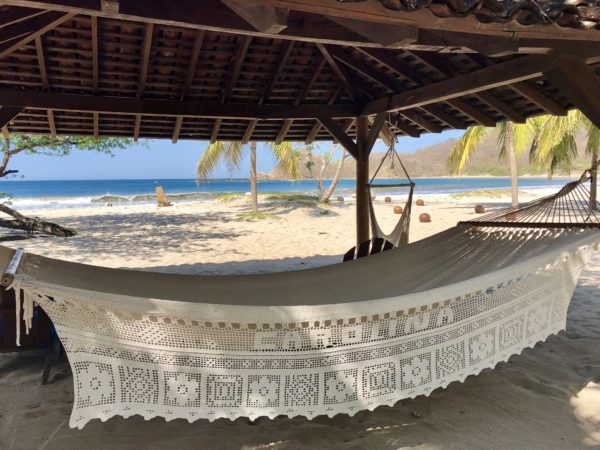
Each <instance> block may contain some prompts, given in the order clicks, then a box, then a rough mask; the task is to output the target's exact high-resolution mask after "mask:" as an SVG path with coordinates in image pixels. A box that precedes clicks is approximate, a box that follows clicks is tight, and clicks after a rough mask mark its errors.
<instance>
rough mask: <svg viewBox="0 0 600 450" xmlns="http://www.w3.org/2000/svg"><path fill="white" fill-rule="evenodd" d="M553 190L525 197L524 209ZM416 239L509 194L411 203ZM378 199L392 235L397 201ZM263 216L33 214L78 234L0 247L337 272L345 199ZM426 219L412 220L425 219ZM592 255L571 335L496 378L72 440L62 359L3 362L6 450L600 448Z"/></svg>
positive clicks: (205, 267)
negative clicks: (368, 405)
mask: <svg viewBox="0 0 600 450" xmlns="http://www.w3.org/2000/svg"><path fill="white" fill-rule="evenodd" d="M546 193H547V192H542V191H535V192H527V191H524V192H522V193H521V201H527V200H531V199H534V198H536V197H537V196H540V195H543V194H546ZM417 197H420V198H423V199H424V200H425V206H422V207H418V206H414V207H413V215H412V225H411V240H412V241H415V240H418V239H422V238H424V237H426V236H429V235H432V234H434V233H437V232H440V231H442V230H444V229H446V228H448V227H451V226H453V225H454V224H456V222H458V221H460V220H467V219H469V218H473V217H476V216H477V215H476V214H475V213H474V210H473V207H474V205H475V204H483V205H485V206H486V208H487V209H488V211H489V210H493V209H494V208H497V207H501V206H506V205H507V204H508V202H509V199H508V198H504V197H498V198H490V197H481V198H478V197H472V196H471V197H464V198H459V199H456V198H452V197H450V196H449V195H447V194H436V195H424V196H417ZM398 204H400V205H403V204H404V203H403V202H402V201H401V200H400V199H395V201H393V202H392V203H384V202H383V201H381V200H378V201H377V202H376V210H377V212H378V217H380V218H381V223H382V225H383V226H384V228H386V229H391V227H393V225H394V223H395V220H397V218H398V216H396V215H394V214H393V207H394V206H395V205H398ZM260 207H261V211H262V212H263V213H265V214H269V216H268V217H267V218H264V219H261V220H256V219H248V218H246V217H244V214H245V213H247V212H248V211H249V205H248V202H247V200H246V199H245V198H241V199H234V200H232V201H227V202H224V201H217V200H215V201H209V202H185V203H175V204H174V205H173V206H172V207H168V208H157V207H156V206H154V205H115V206H112V207H107V206H102V207H90V208H63V209H44V210H37V211H31V210H29V211H27V213H28V214H29V215H38V216H41V217H44V219H46V220H51V221H55V222H58V223H60V224H62V225H65V226H67V227H71V228H74V229H76V230H78V232H79V235H78V236H76V237H74V238H68V239H64V238H54V237H37V238H32V239H26V240H20V241H12V242H8V243H6V245H9V246H11V247H18V246H22V247H25V248H26V250H27V251H28V252H33V253H38V254H43V255H46V256H50V257H53V258H60V259H65V260H69V261H75V262H82V263H88V264H98V265H104V266H109V267H123V268H135V269H141V270H155V271H162V272H174V273H194V274H196V273H197V274H200V273H205V274H216V273H228V274H238V273H255V272H273V271H282V270H296V269H302V268H307V267H316V266H320V265H325V264H332V263H337V262H339V261H340V259H341V255H342V254H343V253H344V252H345V251H346V250H348V249H349V248H350V247H352V246H353V245H354V205H353V201H352V199H347V200H346V201H345V202H332V203H331V204H330V205H316V204H312V203H310V204H302V203H298V202H287V201H281V200H270V199H267V198H265V197H263V198H261V201H260ZM424 212H426V213H428V214H430V215H431V218H432V222H431V223H420V222H419V220H418V216H419V214H421V213H424ZM599 340H600V255H598V256H596V257H594V258H593V260H592V262H591V265H590V267H589V270H588V271H587V272H585V273H584V275H583V277H582V278H581V280H580V282H579V285H578V287H577V288H576V291H575V295H574V298H573V301H572V303H571V307H570V311H569V316H568V323H567V330H566V331H564V332H561V333H560V334H559V335H557V336H552V337H550V338H549V339H548V341H547V342H545V343H541V344H538V345H536V347H535V348H534V349H527V350H525V351H524V352H523V353H522V354H521V355H517V356H513V357H512V358H511V359H510V361H509V362H507V363H501V364H499V365H498V366H497V367H496V369H495V370H485V371H484V372H483V373H482V374H480V375H479V376H475V377H473V376H471V377H469V378H468V379H467V380H466V382H465V383H453V384H451V385H450V386H449V387H448V388H447V389H437V390H436V391H434V392H433V394H432V395H431V396H430V397H418V398H416V399H414V400H403V401H400V402H398V403H397V404H396V405H395V406H394V407H391V408H390V407H380V408H377V409H376V410H375V411H374V412H361V413H358V414H357V415H356V416H354V417H352V418H350V417H348V416H345V415H338V416H336V417H334V418H333V419H328V418H326V417H319V418H317V419H315V420H312V421H308V420H305V419H302V418H295V419H288V418H279V419H275V420H268V419H264V418H261V419H259V420H257V421H256V422H250V421H249V420H246V419H238V420H236V421H234V422H231V421H229V420H224V419H220V420H217V421H215V422H213V423H209V422H208V421H206V420H200V421H198V422H195V423H193V424H188V423H187V422H185V421H183V420H176V421H173V422H170V423H167V422H165V421H164V420H162V419H154V420H151V421H149V422H145V421H144V420H142V419H141V418H139V417H135V418H133V419H128V420H123V419H121V418H113V419H111V420H109V421H107V422H105V423H102V422H100V421H98V420H95V421H93V422H91V423H89V424H88V425H87V426H86V427H85V428H84V429H83V430H82V431H79V430H71V429H69V427H68V418H69V415H70V412H71V404H72V390H73V386H72V377H71V375H70V369H69V367H68V364H67V362H66V360H65V359H64V358H62V359H61V360H60V362H59V363H57V364H56V365H55V367H54V368H53V372H52V376H51V381H50V384H48V385H47V386H40V384H39V377H40V372H41V367H42V365H43V358H44V354H43V353H41V352H28V353H22V354H18V355H17V354H0V449H32V448H39V449H44V448H47V449H66V448H90V449H91V448H107V449H108V448H111V449H114V448H202V449H221V448H223V449H230V448H232V449H297V448H307V449H308V448H351V449H399V448H419V449H451V448H456V449H464V448H469V449H480V448H481V449H484V448H503V449H531V448H535V449H554V448H556V449H579V448H591V447H595V446H600V346H599V345H598V342H599Z"/></svg>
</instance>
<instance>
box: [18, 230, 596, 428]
mask: <svg viewBox="0 0 600 450" xmlns="http://www.w3.org/2000/svg"><path fill="white" fill-rule="evenodd" d="M581 236H582V237H580V238H577V239H576V240H574V241H572V242H570V243H569V246H568V247H559V248H557V249H555V250H553V251H552V252H550V253H549V254H541V255H538V256H536V257H535V258H533V259H529V260H526V261H524V262H522V263H519V264H515V265H512V266H508V267H507V268H504V269H501V270H498V271H495V272H493V273H492V274H491V275H490V276H483V277H476V278H473V279H472V280H467V281H461V282H460V283H459V284H457V285H455V286H453V287H452V288H451V289H446V288H439V289H431V290H427V291H425V292H420V293H417V294H414V295H403V296H399V297H396V298H388V299H381V300H370V301H365V302H355V303H341V304H336V305H335V307H334V308H332V307H331V305H323V306H318V305H317V306H310V307H308V306H307V307H302V306H296V307H291V306H289V307H288V306H280V307H278V306H263V307H260V306H231V307H230V308H229V309H227V308H226V309H227V311H228V312H227V317H229V319H228V320H224V319H223V314H222V309H223V306H215V305H209V304H206V303H183V302H177V301H166V300H152V299H145V298H136V297H129V296H127V297H126V296H120V295H114V294H107V293H103V292H94V291H88V290H81V289H73V288H67V287H64V286H58V285H53V284H49V283H46V282H40V281H36V280H35V279H33V278H31V277H26V276H22V277H20V278H19V279H18V285H19V286H20V288H21V289H22V290H23V292H24V300H25V305H27V304H30V303H31V302H32V301H35V302H37V303H38V304H39V305H40V306H41V307H43V308H44V310H45V311H46V312H47V313H48V314H49V315H50V317H51V319H52V321H53V322H54V324H55V326H56V329H57V331H58V334H59V336H60V338H61V341H62V342H63V344H64V347H65V349H66V352H67V354H68V358H69V362H70V364H71V367H72V370H73V375H74V393H75V399H74V404H73V412H72V416H71V419H70V425H71V427H77V428H82V427H83V426H84V425H85V424H86V423H87V422H88V421H90V420H92V419H95V418H99V419H101V420H103V421H104V420H107V419H109V418H111V417H113V416H116V415H120V416H123V417H129V416H132V415H136V414H138V415H141V416H143V417H144V418H145V419H151V418H153V417H157V416H160V417H164V418H165V419H166V420H171V419H176V418H183V419H187V420H188V421H190V422H191V421H194V420H197V419H209V420H214V419H217V418H220V417H225V418H229V419H235V418H237V417H249V418H250V419H255V418H257V417H260V416H268V417H271V418H273V417H276V416H278V415H286V416H290V417H293V416H298V415H301V416H305V417H308V418H312V417H315V416H318V415H328V416H333V415H335V414H338V413H346V414H350V415H353V414H355V413H356V412H358V411H360V410H364V409H369V410H372V409H374V408H375V407H377V406H380V405H393V404H394V403H396V402H397V401H398V400H400V399H403V398H409V397H415V396H417V395H421V394H426V395H427V394H429V393H430V392H431V391H433V390H434V389H436V388H438V387H445V386H447V385H448V384H449V383H451V382H453V381H462V380H464V379H465V377H467V376H469V375H472V374H477V373H479V372H480V371H481V370H482V369H485V368H490V367H494V366H495V365H496V364H497V363H498V362H500V361H506V360H507V359H508V358H509V357H510V356H511V355H513V354H516V353H520V352H521V351H522V350H523V349H524V348H527V347H530V346H533V345H534V344H535V343H536V342H538V341H541V340H544V339H546V337H547V336H548V335H550V334H552V333H556V332H558V331H559V330H561V329H563V328H564V327H565V321H566V314H567V308H568V305H569V302H570V299H571V296H572V293H573V289H574V287H575V284H576V280H577V277H578V275H579V273H580V272H581V270H582V269H583V267H584V264H585V262H586V261H587V259H588V258H589V255H590V253H591V251H592V249H593V247H594V246H595V245H596V243H597V242H598V240H599V238H598V234H597V233H587V234H586V233H581ZM500 251H501V249H500ZM373 258H377V257H373ZM347 264H349V263H347ZM492 280H493V281H492ZM107 281H108V282H109V281H110V280H107ZM453 292H454V293H455V292H461V293H462V294H461V295H455V294H453ZM282 295H285V293H282ZM200 296H201V292H199V297H200ZM213 309H214V310H217V309H221V313H219V314H216V313H213V312H212V311H213ZM332 311H334V313H332ZM215 317H219V319H215Z"/></svg>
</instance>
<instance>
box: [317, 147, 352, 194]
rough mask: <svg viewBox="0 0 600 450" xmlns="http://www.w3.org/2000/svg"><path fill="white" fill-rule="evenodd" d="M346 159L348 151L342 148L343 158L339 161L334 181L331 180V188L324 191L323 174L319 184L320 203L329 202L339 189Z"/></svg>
mask: <svg viewBox="0 0 600 450" xmlns="http://www.w3.org/2000/svg"><path fill="white" fill-rule="evenodd" d="M345 159H346V149H345V148H342V156H341V157H340V160H339V161H338V165H337V168H336V170H335V174H334V176H333V180H331V184H330V185H329V187H328V188H327V189H326V190H323V182H322V178H323V174H322V173H321V177H320V180H319V182H320V185H319V201H320V202H326V201H327V200H329V197H331V196H332V195H333V192H334V191H335V188H336V187H337V184H338V181H340V176H341V175H342V168H343V167H344V160H345Z"/></svg>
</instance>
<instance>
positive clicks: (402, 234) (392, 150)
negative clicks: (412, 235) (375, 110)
mask: <svg viewBox="0 0 600 450" xmlns="http://www.w3.org/2000/svg"><path fill="white" fill-rule="evenodd" d="M388 158H389V159H390V161H391V167H392V168H394V161H396V160H397V161H398V163H399V164H400V167H401V168H402V171H403V172H404V176H405V178H406V179H407V180H408V182H407V183H406V182H403V183H385V184H383V183H374V181H375V179H376V177H377V175H378V174H379V171H380V170H381V168H382V167H383V165H384V163H385V162H386V160H387V159H388ZM382 188H388V189H389V188H409V192H408V199H407V200H406V206H405V207H404V209H403V211H402V214H401V215H400V219H399V220H398V223H397V224H396V226H395V227H394V229H393V230H392V231H391V232H390V233H385V232H384V231H383V229H382V228H381V226H380V225H379V222H378V221H377V216H376V214H375V207H374V205H373V197H372V190H373V189H382ZM414 189H415V183H414V182H413V181H412V179H411V178H410V175H409V174H408V172H407V170H406V167H405V166H404V163H403V162H402V159H400V155H398V152H397V151H396V147H395V141H394V140H392V143H391V145H390V147H389V149H388V151H387V152H386V153H385V155H384V156H383V158H382V159H381V162H380V163H379V166H378V167H377V170H375V173H374V174H373V177H372V178H371V181H369V184H367V191H368V194H369V196H368V198H369V217H370V219H371V229H372V230H373V237H374V238H380V239H385V240H386V241H388V242H389V243H391V244H392V245H393V246H394V247H400V246H402V245H406V244H408V233H409V228H410V212H411V209H412V199H413V192H414Z"/></svg>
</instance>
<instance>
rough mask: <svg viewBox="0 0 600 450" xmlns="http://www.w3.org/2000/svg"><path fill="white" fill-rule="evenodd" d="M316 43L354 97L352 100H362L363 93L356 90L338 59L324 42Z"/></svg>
mask: <svg viewBox="0 0 600 450" xmlns="http://www.w3.org/2000/svg"><path fill="white" fill-rule="evenodd" d="M316 45H317V48H318V49H319V51H320V52H321V54H322V55H323V57H324V58H325V60H326V61H327V64H329V67H330V68H331V70H332V71H333V73H334V74H335V76H336V77H337V78H338V80H339V81H340V83H342V85H343V86H344V87H345V88H346V91H347V92H348V94H349V95H350V97H352V100H354V101H355V102H359V101H361V98H362V97H361V95H360V94H359V93H358V92H357V91H356V89H355V88H354V86H353V85H352V83H351V81H350V80H349V79H348V77H347V76H346V74H345V73H344V70H343V69H342V68H341V67H340V65H339V64H338V62H337V60H336V59H335V58H334V57H333V56H332V55H331V53H330V52H329V49H328V48H326V47H325V46H324V45H322V44H316Z"/></svg>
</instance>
